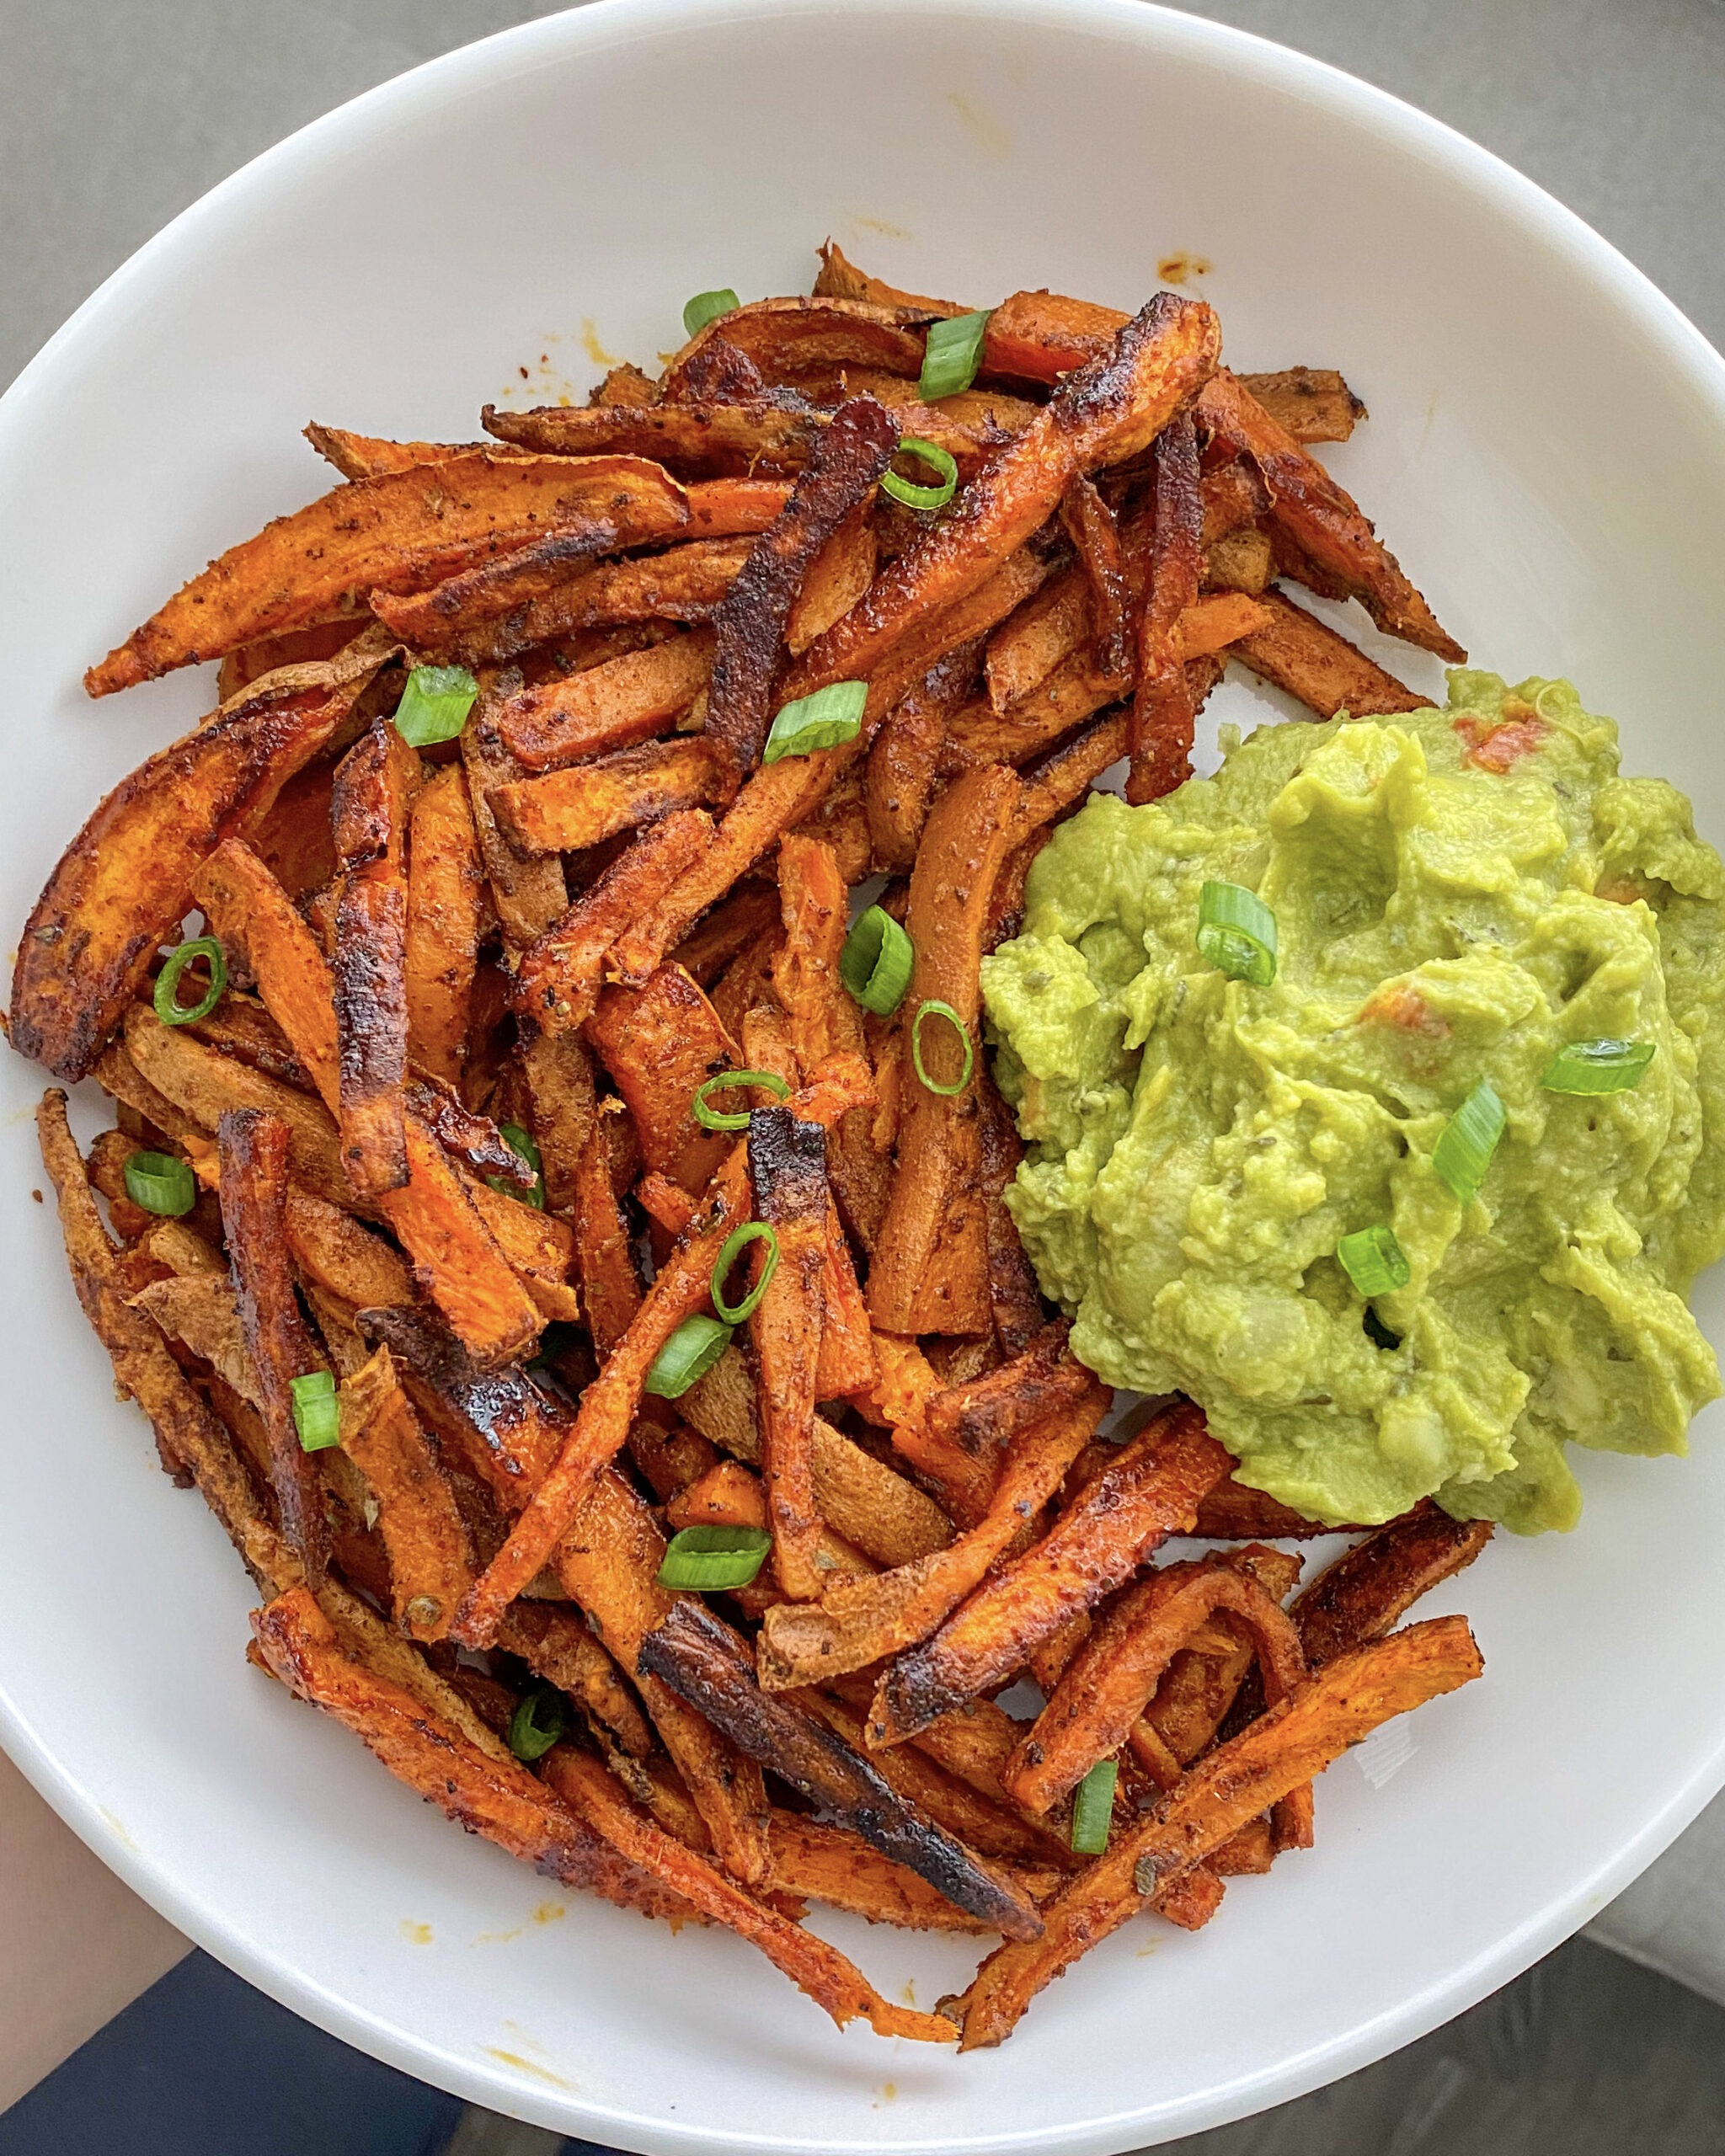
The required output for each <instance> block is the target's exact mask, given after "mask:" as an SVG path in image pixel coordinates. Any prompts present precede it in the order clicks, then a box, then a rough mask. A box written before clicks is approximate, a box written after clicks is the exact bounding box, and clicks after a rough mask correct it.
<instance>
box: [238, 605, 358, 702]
mask: <svg viewBox="0 0 1725 2156" xmlns="http://www.w3.org/2000/svg"><path fill="white" fill-rule="evenodd" d="M372 626H373V624H372V623H371V622H370V621H368V620H367V619H366V618H365V616H360V617H359V618H358V619H357V620H355V621H351V622H319V623H318V627H316V628H315V629H295V630H292V631H291V632H290V633H289V634H288V635H286V636H285V637H259V639H258V641H257V643H246V644H242V645H241V646H240V648H239V649H238V651H231V652H229V653H228V654H227V658H226V659H223V660H222V664H221V665H220V666H218V667H217V668H216V702H217V703H222V704H229V703H232V702H233V701H234V699H235V698H236V697H237V696H239V695H240V693H241V691H243V690H246V689H249V688H250V687H251V686H252V684H253V682H254V681H257V680H262V678H263V676H264V675H266V674H275V673H277V672H279V671H280V670H281V669H282V668H284V667H288V666H303V665H306V664H308V663H309V662H310V661H312V660H313V659H334V656H335V654H336V653H337V652H339V651H340V650H342V649H343V648H344V647H345V646H346V645H348V644H350V643H353V642H354V640H355V638H358V637H360V636H363V635H364V634H366V632H367V631H368V630H369V629H371V627H372Z"/></svg>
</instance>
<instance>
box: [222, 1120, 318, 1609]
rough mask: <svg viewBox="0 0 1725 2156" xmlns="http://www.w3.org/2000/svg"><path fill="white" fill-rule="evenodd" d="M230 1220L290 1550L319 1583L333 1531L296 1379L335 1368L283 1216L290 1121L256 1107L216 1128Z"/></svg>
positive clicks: (226, 1226)
mask: <svg viewBox="0 0 1725 2156" xmlns="http://www.w3.org/2000/svg"><path fill="white" fill-rule="evenodd" d="M217 1139H218V1142H219V1144H220V1146H221V1149H222V1227H223V1230H224V1231H225V1233H226V1235H227V1248H228V1254H229V1256H230V1257H231V1259H232V1264H233V1280H234V1287H235V1289H236V1290H237V1292H238V1299H239V1315H240V1326H241V1330H242V1331H243V1334H244V1337H245V1344H246V1350H247V1353H248V1354H249V1355H250V1357H251V1358H252V1364H253V1367H254V1369H255V1370H256V1372H257V1374H258V1390H259V1412H260V1413H261V1414H262V1416H263V1418H264V1431H265V1433H266V1434H267V1436H268V1438H269V1440H270V1483H271V1486H273V1488H274V1490H275V1502H276V1505H277V1507H278V1508H279V1510H280V1518H281V1532H282V1534H283V1535H284V1536H285V1538H286V1541H287V1544H288V1546H289V1547H290V1548H291V1550H293V1552H294V1555H295V1556H296V1557H297V1558H298V1559H299V1561H300V1563H301V1564H302V1566H304V1568H305V1573H306V1577H307V1579H308V1580H309V1581H310V1582H312V1585H313V1586H317V1585H318V1584H319V1583H320V1582H321V1581H322V1579H323V1573H324V1571H325V1568H326V1566H328V1556H329V1533H328V1524H327V1523H326V1521H325V1519H324V1516H323V1492H322V1491H321V1489H320V1487H319V1485H318V1474H317V1469H316V1465H315V1463H314V1461H313V1460H312V1455H311V1454H309V1453H307V1451H305V1450H304V1449H303V1448H302V1446H301V1444H300V1436H299V1430H298V1428H297V1426H296V1422H295V1420H294V1404H293V1396H292V1394H291V1390H289V1388H290V1386H291V1384H292V1381H293V1380H294V1379H296V1378H301V1377H308V1376H310V1375H312V1374H313V1373H315V1372H317V1371H320V1370H323V1371H327V1370H328V1364H326V1363H325V1361H324V1359H323V1356H322V1355H321V1354H320V1353H318V1349H317V1348H316V1347H315V1346H314V1345H313V1343H312V1336H311V1334H310V1332H309V1331H307V1328H306V1321H305V1320H304V1318H303V1317H302V1316H301V1315H300V1306H299V1300H298V1298H297V1297H296V1295H295V1294H294V1281H293V1272H292V1267H291V1265H290V1263H289V1261H288V1255H287V1231H286V1220H285V1219H284V1213H285V1209H286V1202H287V1146H288V1131H287V1125H286V1123H282V1122H280V1121H279V1120H278V1119H277V1118H275V1117H273V1116H267V1115H260V1114H259V1113H258V1112H257V1111H256V1110H255V1109H253V1108H236V1109H231V1110H230V1111H229V1112H228V1113H227V1114H226V1115H224V1116H223V1117H222V1122H221V1125H220V1128H219V1130H218V1132H217Z"/></svg>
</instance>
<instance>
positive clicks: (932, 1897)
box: [772, 1812, 990, 1932]
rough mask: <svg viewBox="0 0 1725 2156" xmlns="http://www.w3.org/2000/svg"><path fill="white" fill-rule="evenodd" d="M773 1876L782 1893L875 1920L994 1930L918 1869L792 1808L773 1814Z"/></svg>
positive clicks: (917, 1927) (922, 1927)
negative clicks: (804, 1896) (950, 1900)
mask: <svg viewBox="0 0 1725 2156" xmlns="http://www.w3.org/2000/svg"><path fill="white" fill-rule="evenodd" d="M772 1877H773V1884H774V1886H775V1887H777V1888H778V1890H779V1891H780V1892H782V1893H787V1894H802V1895H806V1896H807V1897H808V1898H809V1900H810V1901H811V1902H825V1903H826V1904H827V1906H828V1907H829V1908H835V1909H848V1910H849V1911H850V1913H852V1916H859V1917H867V1918H868V1921H869V1922H870V1923H871V1924H898V1925H900V1926H901V1927H902V1928H903V1929H905V1930H907V1931H972V1932H986V1931H987V1930H989V1929H990V1927H989V1926H988V1925H987V1924H983V1923H981V1922H980V1920H979V1919H977V1918H975V1917H972V1916H967V1915H966V1914H965V1913H964V1910H963V1909H961V1908H957V1907H956V1906H955V1905H954V1904H953V1903H951V1902H949V1901H948V1899H947V1897H946V1896H945V1895H944V1894H941V1893H937V1892H936V1890H935V1889H934V1888H933V1887H931V1886H930V1885H929V1883H928V1881H927V1880H926V1879H923V1878H921V1876H919V1875H918V1874H917V1873H916V1872H914V1871H911V1870H908V1869H907V1868H906V1867H905V1865H902V1864H895V1863H894V1862H893V1861H892V1860H891V1859H890V1858H889V1857H884V1856H883V1855H882V1854H880V1852H879V1849H871V1848H870V1847H869V1845H868V1843H867V1842H865V1841H864V1840H863V1838H862V1836H861V1835H860V1834H853V1833H848V1832H847V1831H846V1829H845V1828H842V1827H822V1826H819V1825H817V1824H816V1823H815V1822H814V1820H812V1819H804V1818H803V1817H799V1816H798V1814H797V1813H795V1812H774V1813H773V1815H772Z"/></svg>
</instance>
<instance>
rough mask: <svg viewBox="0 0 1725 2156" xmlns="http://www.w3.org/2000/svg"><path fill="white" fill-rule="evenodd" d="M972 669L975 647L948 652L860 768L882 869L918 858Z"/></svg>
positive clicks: (898, 709)
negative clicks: (945, 752)
mask: <svg viewBox="0 0 1725 2156" xmlns="http://www.w3.org/2000/svg"><path fill="white" fill-rule="evenodd" d="M1045 588H1046V587H1044V589H1045ZM1027 603H1028V604H1033V603H1034V602H1033V601H1030V602H1027ZM1019 611H1021V612H1022V611H1023V608H1021V609H1020V610H1019ZM975 671H976V654H975V649H974V648H971V647H969V646H964V647H961V648H959V650H958V651H956V652H953V653H949V654H948V656H947V657H946V658H945V659H940V660H938V661H937V663H936V664H934V665H933V666H932V667H931V668H930V669H929V670H928V672H927V674H926V675H924V676H923V677H922V679H921V681H919V682H918V683H917V684H916V686H915V687H913V688H912V689H911V690H910V691H909V692H908V693H907V694H906V695H905V696H901V697H900V700H899V702H897V703H896V704H895V705H894V706H893V708H892V709H891V711H890V712H888V714H887V716H886V718H885V721H884V723H883V724H882V726H881V728H880V731H879V733H878V734H876V735H875V737H874V741H873V745H872V747H871V748H870V750H869V751H868V760H867V762H866V764H865V766H864V768H863V813H864V814H865V815H866V817H867V818H868V836H869V842H870V845H871V846H872V848H873V857H874V860H875V861H876V862H877V863H878V864H879V866H880V867H882V868H884V869H888V870H896V869H907V868H909V867H911V865H912V863H913V862H915V860H916V848H917V846H918V845H919V844H920V842H921V837H922V830H923V826H924V825H925V824H927V821H928V811H929V809H930V807H931V805H932V802H933V799H934V794H935V789H936V786H937V781H938V777H939V773H940V766H941V753H942V750H943V747H944V746H945V744H946V739H947V734H948V728H949V726H950V724H951V722H952V718H953V713H954V712H956V711H958V710H959V707H961V706H962V705H963V704H964V701H965V699H966V698H967V697H968V696H969V693H970V684H971V681H972V680H973V679H974V677H975Z"/></svg>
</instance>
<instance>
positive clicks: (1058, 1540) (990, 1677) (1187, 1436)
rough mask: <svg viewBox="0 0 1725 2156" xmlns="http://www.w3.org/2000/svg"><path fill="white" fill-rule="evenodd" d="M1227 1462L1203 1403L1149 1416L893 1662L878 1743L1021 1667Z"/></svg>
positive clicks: (1171, 1528) (1112, 1583)
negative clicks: (1027, 1541)
mask: <svg viewBox="0 0 1725 2156" xmlns="http://www.w3.org/2000/svg"><path fill="white" fill-rule="evenodd" d="M1229 1465H1230V1462H1229V1459H1228V1455H1227V1454H1226V1453H1225V1452H1224V1451H1223V1450H1222V1449H1221V1447H1220V1445H1219V1444H1216V1442H1215V1439H1214V1438H1211V1437H1210V1435H1209V1434H1208V1433H1207V1432H1206V1431H1205V1429H1204V1423H1203V1419H1202V1417H1200V1416H1199V1413H1198V1412H1197V1410H1196V1409H1195V1408H1191V1407H1187V1406H1176V1407H1173V1408H1171V1409H1169V1410H1167V1412H1164V1413H1163V1414H1162V1415H1160V1416H1158V1417H1156V1418H1155V1419H1154V1420H1153V1421H1151V1422H1149V1423H1147V1424H1146V1427H1145V1428H1144V1429H1142V1430H1141V1431H1140V1433H1138V1435H1137V1436H1136V1437H1135V1438H1132V1439H1131V1440H1130V1442H1129V1443H1128V1444H1125V1445H1124V1446H1123V1447H1122V1448H1121V1450H1120V1454H1119V1459H1118V1460H1116V1461H1115V1462H1114V1465H1113V1466H1112V1467H1110V1468H1108V1470H1106V1471H1105V1472H1104V1473H1103V1474H1101V1475H1099V1476H1097V1479H1096V1480H1095V1481H1094V1482H1092V1484H1091V1485H1090V1486H1089V1487H1088V1488H1087V1489H1086V1490H1085V1491H1084V1492H1083V1493H1082V1494H1081V1496H1080V1497H1078V1498H1077V1500H1076V1502H1074V1503H1073V1504H1072V1505H1071V1507H1070V1508H1068V1509H1067V1511H1066V1512H1065V1513H1064V1514H1063V1515H1062V1517H1061V1518H1060V1521H1059V1522H1058V1523H1057V1524H1056V1525H1055V1527H1054V1528H1053V1529H1052V1530H1051V1531H1050V1532H1049V1534H1047V1535H1045V1536H1044V1538H1043V1540H1041V1541H1040V1542H1039V1543H1038V1544H1037V1545H1036V1546H1035V1547H1034V1548H1033V1550H1029V1551H1028V1552H1027V1553H1026V1554H1025V1555H1024V1556H1023V1557H1021V1558H1019V1559H1018V1560H1017V1561H1016V1562H1015V1563H1014V1564H1012V1565H1010V1566H1007V1568H1006V1570H1005V1571H1004V1572H1001V1574H1000V1575H999V1577H997V1578H996V1579H995V1580H994V1581H993V1582H991V1583H990V1584H989V1585H987V1586H985V1587H984V1588H981V1589H980V1592H979V1593H975V1594H974V1595H972V1597H971V1598H970V1599H969V1601H968V1602H967V1603H965V1604H964V1605H963V1607H962V1608H961V1609H959V1610H958V1611H957V1612H956V1613H955V1614H954V1615H953V1616H952V1617H951V1618H949V1619H948V1621H947V1623H946V1624H945V1625H943V1627H942V1629H941V1630H939V1631H938V1632H937V1633H936V1634H935V1635H934V1636H933V1638H932V1639H931V1640H929V1641H926V1642H925V1643H924V1644H923V1645H922V1646H919V1647H916V1648H914V1649H913V1650H912V1651H911V1652H910V1653H909V1654H907V1655H904V1656H901V1657H900V1659H899V1660H898V1661H897V1662H895V1663H894V1664H893V1665H892V1667H891V1668H889V1670H888V1671H887V1672H886V1673H885V1675H884V1677H883V1678H881V1681H880V1684H879V1689H877V1691H876V1693H875V1696H874V1705H873V1710H872V1712H871V1715H870V1720H869V1728H868V1742H869V1743H870V1745H871V1746H879V1745H883V1744H896V1743H899V1742H901V1741H902V1740H903V1739H904V1738H905V1737H910V1736H911V1735H913V1734H914V1733H915V1732H916V1731H917V1730H919V1729H921V1728H923V1727H925V1726H927V1724H928V1723H929V1722H931V1721H932V1720H933V1719H934V1717H935V1716H937V1715H940V1714H947V1713H949V1712H950V1711H951V1710H953V1708H954V1707H959V1706H962V1705H964V1702H965V1701H966V1700H973V1699H975V1697H976V1695H977V1694H978V1693H980V1692H981V1691H984V1690H985V1689H987V1687H988V1686H989V1685H991V1684H996V1683H999V1682H1003V1681H1004V1680H1005V1679H1006V1678H1009V1677H1010V1676H1011V1675H1012V1673H1013V1672H1014V1671H1015V1670H1018V1669H1022V1668H1023V1667H1024V1665H1025V1662H1027V1661H1028V1658H1029V1656H1030V1652H1031V1650H1032V1649H1033V1647H1034V1646H1037V1644H1038V1643H1039V1641H1043V1640H1045V1639H1046V1638H1048V1636H1049V1634H1050V1633H1051V1632H1053V1631H1054V1630H1055V1627H1056V1626H1057V1625H1060V1624H1061V1623H1063V1622H1064V1621H1065V1620H1066V1619H1067V1618H1069V1617H1071V1615H1073V1614H1074V1613H1075V1612H1077V1611H1080V1610H1084V1609H1092V1608H1093V1607H1094V1605H1095V1604H1097V1602H1099V1601H1100V1600H1101V1599H1102V1598H1103V1596H1104V1595H1105V1594H1107V1593H1110V1592H1111V1591H1112V1590H1113V1589H1114V1588H1116V1587H1118V1586H1119V1584H1120V1583H1121V1582H1122V1581H1123V1580H1124V1579H1126V1578H1128V1577H1130V1574H1131V1573H1132V1572H1135V1570H1136V1569H1137V1567H1138V1566H1140V1564H1142V1563H1143V1561H1145V1559H1146V1557H1147V1556H1149V1554H1150V1553H1151V1550H1154V1549H1155V1548H1156V1546H1157V1545H1158V1544H1159V1543H1161V1542H1162V1541H1163V1540H1166V1539H1167V1536H1168V1535H1170V1534H1184V1533H1186V1532H1188V1530H1189V1529H1190V1526H1191V1523H1192V1520H1193V1518H1194V1515H1195V1513H1196V1512H1197V1509H1198V1502H1199V1498H1200V1497H1202V1496H1203V1495H1204V1492H1205V1491H1206V1490H1207V1489H1209V1488H1210V1486H1211V1485H1212V1484H1213V1483H1215V1482H1216V1481H1220V1479H1221V1477H1222V1476H1224V1475H1226V1473H1227V1472H1228V1470H1229Z"/></svg>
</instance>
